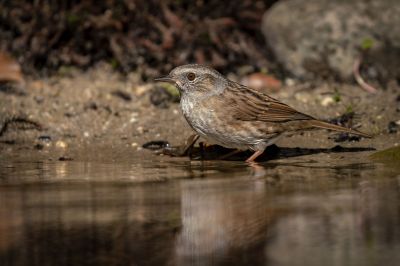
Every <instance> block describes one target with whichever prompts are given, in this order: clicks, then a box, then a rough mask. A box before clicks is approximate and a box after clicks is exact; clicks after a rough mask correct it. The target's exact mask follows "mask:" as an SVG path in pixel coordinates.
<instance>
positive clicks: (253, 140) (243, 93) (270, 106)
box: [156, 64, 371, 162]
mask: <svg viewBox="0 0 400 266" xmlns="http://www.w3.org/2000/svg"><path fill="white" fill-rule="evenodd" d="M156 81H163V82H169V83H172V84H175V85H176V86H177V87H178V89H179V92H180V93H181V101H180V106H181V109H182V112H183V115H184V116H185V118H186V120H187V122H188V123H189V125H190V126H191V127H192V128H193V130H194V131H196V133H197V134H198V135H200V136H201V137H204V138H205V139H207V140H208V141H210V142H211V143H215V144H219V145H221V146H224V147H226V148H234V149H238V150H247V149H251V150H253V151H254V154H253V155H252V156H251V157H250V158H248V159H247V160H246V162H252V161H254V160H255V159H256V158H257V157H258V156H259V155H261V154H262V153H263V152H264V150H265V148H266V147H267V146H269V145H271V144H273V143H274V142H275V141H276V140H277V139H278V138H279V137H281V136H282V135H284V134H285V133H291V132H297V131H302V130H309V129H313V128H323V129H330V130H335V131H341V132H347V133H350V134H354V135H359V136H362V137H367V138H370V137H371V136H370V135H368V134H365V133H362V132H360V131H357V130H354V129H350V128H345V127H341V126H337V125H334V124H330V123H327V122H323V121H321V120H318V119H315V118H314V117H312V116H309V115H306V114H303V113H300V112H298V111H296V110H294V109H293V108H291V107H290V106H288V105H286V104H284V103H281V102H280V101H278V100H276V99H274V98H272V97H270V96H268V95H266V94H264V93H262V92H259V91H256V90H253V89H251V88H248V87H246V86H243V85H240V84H238V83H236V82H233V81H231V80H228V79H227V78H225V77H224V76H222V75H221V74H220V73H219V72H217V71H216V70H214V69H212V68H209V67H206V66H203V65H195V64H193V65H183V66H179V67H176V68H174V69H173V70H172V71H171V72H170V73H169V75H168V76H166V77H162V78H158V79H156Z"/></svg>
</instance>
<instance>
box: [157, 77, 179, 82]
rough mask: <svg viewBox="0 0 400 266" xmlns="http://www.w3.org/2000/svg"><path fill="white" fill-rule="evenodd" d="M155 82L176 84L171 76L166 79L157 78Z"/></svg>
mask: <svg viewBox="0 0 400 266" xmlns="http://www.w3.org/2000/svg"><path fill="white" fill-rule="evenodd" d="M154 81H160V82H168V83H175V80H174V79H173V78H171V77H170V76H165V77H161V78H155V79H154Z"/></svg>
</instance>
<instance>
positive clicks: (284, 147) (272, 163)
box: [0, 65, 400, 266]
mask: <svg viewBox="0 0 400 266" xmlns="http://www.w3.org/2000/svg"><path fill="white" fill-rule="evenodd" d="M156 86H158V85H155V84H154V83H152V82H149V83H144V82H142V81H140V79H139V78H138V77H136V76H135V75H134V74H132V75H129V76H128V77H122V76H120V75H119V74H116V73H115V72H113V71H112V70H111V69H110V68H109V67H107V66H105V65H100V66H97V67H96V68H93V69H91V70H89V71H87V72H81V71H68V72H67V73H64V74H63V75H60V76H54V77H50V78H47V79H43V78H41V79H33V78H30V79H28V81H27V83H26V86H25V87H22V88H19V89H15V88H13V89H7V90H3V91H2V92H0V93H1V94H0V114H1V119H2V121H1V123H2V124H1V125H2V130H1V136H0V264H1V265H7V266H16V265H394V264H395V263H397V262H398V261H399V259H400V257H399V253H398V252H397V251H398V250H399V248H400V231H399V229H398V228H400V214H399V212H398V209H399V202H400V201H399V198H400V181H399V180H400V179H399V178H400V169H399V166H398V163H397V162H392V163H390V164H387V163H381V162H379V161H375V160H373V159H371V157H370V155H371V154H373V153H375V152H376V151H381V150H384V149H387V148H390V147H394V146H398V145H399V143H400V133H399V132H397V131H396V130H397V127H396V125H395V124H396V122H397V121H398V120H399V119H400V112H399V111H398V109H399V104H400V102H399V98H398V95H399V94H400V90H399V87H398V85H397V84H396V83H395V82H393V83H390V84H389V86H388V88H387V89H386V90H382V91H380V92H379V93H378V94H376V95H373V94H368V93H366V92H360V89H359V88H358V87H356V86H351V85H341V84H335V83H333V84H328V83H320V84H304V83H302V84H294V85H292V86H287V87H285V88H282V89H280V90H279V91H277V92H275V93H273V94H272V93H271V95H273V96H274V97H275V98H278V99H280V100H282V101H284V102H285V103H288V104H290V105H292V106H293V107H296V108H297V109H298V110H300V111H302V112H305V113H308V114H311V115H314V116H317V117H319V118H325V119H331V118H334V117H338V116H341V115H343V114H344V113H346V112H348V111H354V112H355V114H356V115H355V118H354V119H353V126H357V125H360V126H361V127H360V128H359V129H360V130H362V131H365V132H368V133H372V134H374V135H375V137H374V138H373V139H359V140H354V139H350V141H349V140H348V139H347V138H346V137H344V138H343V136H339V135H338V134H335V133H329V132H326V131H314V132H305V133H303V134H301V135H297V136H293V137H288V138H284V139H282V140H280V141H279V142H278V143H277V146H272V147H270V148H269V149H268V150H267V155H266V156H265V157H264V160H265V161H263V162H260V164H258V165H253V166H249V165H247V164H246V163H244V162H242V161H240V159H241V158H240V157H238V158H234V159H237V161H235V160H234V161H221V160H215V157H217V155H219V153H221V152H225V151H221V150H219V149H217V148H215V147H214V148H213V147H209V148H208V149H206V150H205V151H203V153H205V154H203V156H205V159H208V160H199V159H196V160H190V159H189V158H187V157H184V158H181V157H169V156H166V155H164V156H161V155H157V154H155V153H154V151H152V150H148V149H143V148H142V145H143V144H145V143H148V142H149V141H154V140H163V141H168V142H170V143H171V144H172V145H181V144H182V143H183V142H184V140H185V138H187V137H188V136H189V135H190V134H191V130H190V128H189V127H188V126H187V125H186V123H185V121H184V120H183V118H182V116H181V114H180V111H179V107H178V105H177V103H174V102H168V101H167V102H163V101H161V102H163V104H164V105H165V106H164V108H161V107H160V106H158V107H157V106H155V105H154V104H153V103H154V102H160V100H159V99H163V97H164V98H166V99H168V97H166V96H165V95H161V96H160V95H158V94H154V89H155V88H156ZM335 89H336V90H337V91H336V92H335ZM155 99H158V100H157V101H155ZM7 121H8V122H7ZM391 122H392V123H391ZM389 124H390V125H391V127H388V125H389ZM4 125H7V126H6V127H5V126H4ZM343 140H344V141H343ZM196 151H197V152H198V154H197V155H199V153H200V154H201V152H199V151H198V149H197V150H196ZM245 155H246V154H244V155H243V156H245ZM207 156H208V157H207ZM213 158H214V159H213Z"/></svg>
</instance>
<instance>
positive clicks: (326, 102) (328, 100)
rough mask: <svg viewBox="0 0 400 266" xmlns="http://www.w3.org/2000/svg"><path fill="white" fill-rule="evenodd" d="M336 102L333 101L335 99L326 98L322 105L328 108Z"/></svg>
mask: <svg viewBox="0 0 400 266" xmlns="http://www.w3.org/2000/svg"><path fill="white" fill-rule="evenodd" d="M334 102H335V101H334V100H333V98H332V97H330V96H329V97H325V98H323V99H322V100H321V105H322V106H325V107H326V106H329V105H332V104H333V103H334Z"/></svg>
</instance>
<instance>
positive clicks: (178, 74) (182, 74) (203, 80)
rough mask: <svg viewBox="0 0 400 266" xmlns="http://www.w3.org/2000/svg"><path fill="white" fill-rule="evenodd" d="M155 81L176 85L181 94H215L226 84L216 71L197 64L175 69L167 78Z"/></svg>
mask: <svg viewBox="0 0 400 266" xmlns="http://www.w3.org/2000/svg"><path fill="white" fill-rule="evenodd" d="M155 80H156V81H162V82H169V83H172V84H174V85H176V86H177V87H178V89H179V91H180V93H182V94H192V93H196V94H198V93H215V92H217V91H219V90H223V89H224V88H225V86H226V82H227V79H226V78H225V77H224V76H222V75H221V74H220V73H219V72H218V71H216V70H214V69H212V68H210V67H207V66H203V65H197V64H192V65H183V66H179V67H176V68H174V69H172V71H171V72H170V73H169V74H168V76H165V77H162V78H157V79H155Z"/></svg>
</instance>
